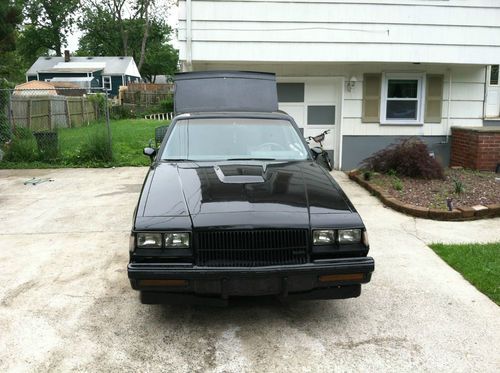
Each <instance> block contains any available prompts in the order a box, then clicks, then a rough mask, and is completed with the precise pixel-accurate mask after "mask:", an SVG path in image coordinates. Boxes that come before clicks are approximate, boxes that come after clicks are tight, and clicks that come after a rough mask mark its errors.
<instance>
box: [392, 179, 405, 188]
mask: <svg viewBox="0 0 500 373" xmlns="http://www.w3.org/2000/svg"><path fill="white" fill-rule="evenodd" d="M392 187H393V188H394V189H395V190H397V191H398V192H400V191H402V190H403V182H402V181H401V179H400V178H399V177H394V179H393V180H392Z"/></svg>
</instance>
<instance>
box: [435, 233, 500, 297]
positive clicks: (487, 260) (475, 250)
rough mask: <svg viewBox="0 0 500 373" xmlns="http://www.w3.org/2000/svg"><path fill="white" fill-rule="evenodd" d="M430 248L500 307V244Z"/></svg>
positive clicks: (438, 245)
mask: <svg viewBox="0 0 500 373" xmlns="http://www.w3.org/2000/svg"><path fill="white" fill-rule="evenodd" d="M430 247H431V248H432V249H433V250H434V251H435V252H436V253H437V254H438V255H439V256H440V257H441V258H443V260H444V261H445V262H446V263H448V264H449V265H450V266H451V267H453V268H454V269H455V270H457V271H458V272H460V273H461V274H462V276H464V278H465V279H466V280H467V281H469V282H470V283H471V284H472V285H474V286H475V287H476V288H477V289H478V290H479V291H481V292H483V293H484V294H486V295H487V296H488V297H490V298H491V299H492V300H493V301H494V302H495V303H496V304H498V305H500V242H497V243H490V244H465V245H443V244H433V245H430Z"/></svg>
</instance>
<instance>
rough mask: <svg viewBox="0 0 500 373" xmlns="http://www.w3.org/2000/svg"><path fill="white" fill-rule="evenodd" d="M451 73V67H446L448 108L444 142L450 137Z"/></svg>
mask: <svg viewBox="0 0 500 373" xmlns="http://www.w3.org/2000/svg"><path fill="white" fill-rule="evenodd" d="M452 79H453V75H452V73H451V69H448V110H447V112H446V144H448V138H449V137H450V135H449V132H450V110H451V83H452Z"/></svg>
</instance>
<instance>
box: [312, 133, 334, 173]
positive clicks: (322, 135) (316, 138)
mask: <svg viewBox="0 0 500 373" xmlns="http://www.w3.org/2000/svg"><path fill="white" fill-rule="evenodd" d="M329 132H330V130H326V131H324V132H322V133H320V134H319V135H316V136H309V137H306V141H307V143H308V144H309V141H311V140H313V141H314V142H316V143H318V144H319V147H315V148H312V149H311V150H312V151H313V152H315V154H316V159H317V158H318V157H319V156H320V155H321V157H322V158H323V162H324V165H325V166H326V168H328V170H329V171H332V170H333V165H332V161H331V160H330V156H329V155H328V152H327V151H326V150H324V149H323V141H324V140H325V135H326V134H328V133H329Z"/></svg>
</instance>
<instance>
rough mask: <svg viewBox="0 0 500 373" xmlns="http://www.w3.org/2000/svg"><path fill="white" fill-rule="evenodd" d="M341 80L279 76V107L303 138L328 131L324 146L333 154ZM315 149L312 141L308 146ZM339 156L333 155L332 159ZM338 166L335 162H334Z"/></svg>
mask: <svg viewBox="0 0 500 373" xmlns="http://www.w3.org/2000/svg"><path fill="white" fill-rule="evenodd" d="M341 94H342V80H341V78H280V77H278V100H279V108H280V110H283V111H285V112H287V113H288V114H289V115H291V116H292V117H293V118H294V119H295V121H296V122H297V124H298V125H299V127H301V128H303V130H304V136H305V137H307V136H315V135H317V134H320V133H321V132H323V131H325V130H327V129H329V130H330V133H329V134H328V135H327V136H326V138H325V141H324V143H323V146H324V148H325V149H326V150H330V151H333V153H336V152H335V144H336V143H337V141H336V129H337V128H336V126H340V100H341ZM309 145H310V146H311V147H312V146H317V144H315V143H314V142H311V143H310V144H309ZM337 156H338V154H335V157H334V158H335V160H336V159H337ZM335 163H337V161H336V162H335Z"/></svg>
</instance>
